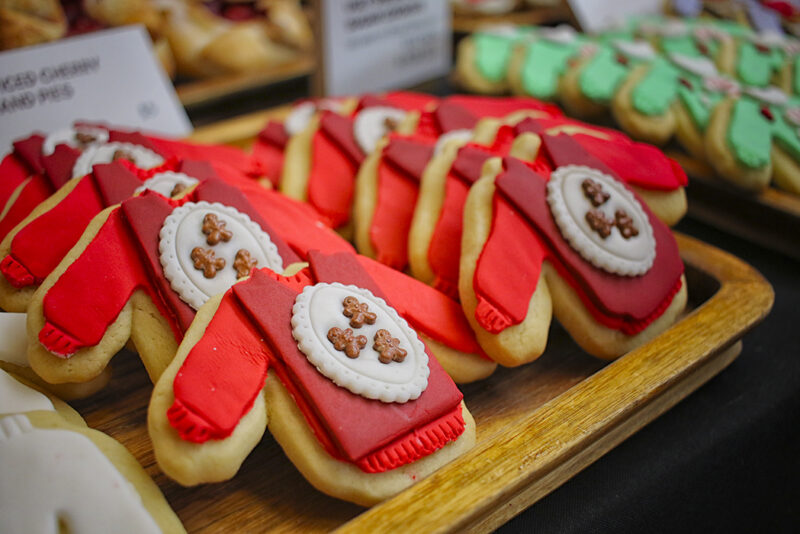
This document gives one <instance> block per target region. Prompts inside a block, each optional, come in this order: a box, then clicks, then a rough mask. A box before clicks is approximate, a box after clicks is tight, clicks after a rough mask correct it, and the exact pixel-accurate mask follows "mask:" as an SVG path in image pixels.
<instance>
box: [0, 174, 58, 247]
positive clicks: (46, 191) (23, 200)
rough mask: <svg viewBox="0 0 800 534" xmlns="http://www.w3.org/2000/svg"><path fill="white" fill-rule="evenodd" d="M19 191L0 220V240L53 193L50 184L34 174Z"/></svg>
mask: <svg viewBox="0 0 800 534" xmlns="http://www.w3.org/2000/svg"><path fill="white" fill-rule="evenodd" d="M19 191H20V192H19V195H18V196H17V198H16V200H14V202H13V203H12V204H10V205H9V206H8V211H7V212H6V214H5V215H4V216H3V218H2V219H0V240H2V239H4V238H5V237H6V235H8V233H9V232H10V231H11V230H13V229H14V227H15V226H16V225H18V224H19V223H20V222H22V220H23V219H24V218H25V217H27V216H28V215H30V213H31V211H33V208H35V207H36V206H38V205H39V204H40V203H41V202H42V201H43V200H44V199H46V198H47V197H49V196H50V195H51V194H52V193H53V190H52V188H51V187H50V184H49V183H48V182H47V180H46V179H45V178H44V177H43V176H42V175H40V174H35V175H33V176H32V177H31V178H30V179H29V180H28V181H27V182H23V183H22V185H20V190H19Z"/></svg>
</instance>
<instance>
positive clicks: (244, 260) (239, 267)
mask: <svg viewBox="0 0 800 534" xmlns="http://www.w3.org/2000/svg"><path fill="white" fill-rule="evenodd" d="M256 265H258V260H256V259H255V258H253V257H252V256H250V251H249V250H245V249H243V248H242V249H239V251H238V252H237V253H236V258H234V260H233V268H234V269H236V279H237V280H239V279H240V278H244V277H245V276H247V275H249V274H250V271H251V270H252V269H253V267H255V266H256Z"/></svg>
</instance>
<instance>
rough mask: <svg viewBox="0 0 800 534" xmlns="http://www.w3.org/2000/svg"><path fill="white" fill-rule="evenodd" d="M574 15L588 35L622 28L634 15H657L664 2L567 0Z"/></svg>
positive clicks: (656, 0)
mask: <svg viewBox="0 0 800 534" xmlns="http://www.w3.org/2000/svg"><path fill="white" fill-rule="evenodd" d="M567 4H569V7H570V9H571V10H572V14H573V15H575V19H576V20H577V21H578V24H579V25H580V27H581V29H582V30H583V31H584V32H586V33H599V32H603V31H606V30H611V29H614V28H617V27H621V26H622V25H624V24H625V22H626V21H627V20H628V19H629V18H630V17H633V16H634V15H636V16H640V15H657V14H658V13H661V12H662V8H663V4H664V1H663V0H567Z"/></svg>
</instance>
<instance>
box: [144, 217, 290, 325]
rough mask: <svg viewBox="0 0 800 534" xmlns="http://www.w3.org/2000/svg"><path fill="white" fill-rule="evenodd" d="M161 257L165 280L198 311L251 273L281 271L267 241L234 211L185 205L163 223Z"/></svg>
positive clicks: (160, 243)
mask: <svg viewBox="0 0 800 534" xmlns="http://www.w3.org/2000/svg"><path fill="white" fill-rule="evenodd" d="M158 251H159V254H160V260H161V266H162V267H163V268H164V275H165V276H166V278H167V280H169V283H170V286H171V287H172V289H173V290H174V291H175V292H176V293H178V295H180V297H181V299H182V300H183V301H184V302H186V303H187V304H189V305H190V306H192V307H193V308H194V309H198V308H199V307H200V306H202V305H203V304H204V303H205V302H206V301H207V300H208V299H209V298H210V297H212V296H214V295H217V294H219V293H222V292H224V291H226V290H227V289H228V288H229V287H231V286H232V285H233V284H235V283H236V281H237V280H239V279H240V278H243V277H245V276H247V275H248V274H249V273H250V269H251V268H252V267H267V268H269V269H272V270H273V271H275V272H278V273H279V272H281V271H283V259H282V258H281V257H280V255H279V254H278V248H277V247H276V246H275V244H274V243H273V242H272V240H271V239H270V237H269V235H268V234H267V233H266V232H264V230H262V229H261V227H260V226H259V225H258V224H256V223H255V222H253V220H252V219H251V218H250V217H248V216H247V214H245V213H242V212H240V211H238V210H236V209H235V208H232V207H230V206H225V205H223V204H220V203H218V202H214V203H213V204H212V203H208V202H187V203H186V204H184V205H183V206H181V207H179V208H176V209H175V210H174V211H173V212H172V213H171V214H170V215H169V217H167V218H166V219H165V220H164V224H163V225H162V226H161V232H160V233H159V242H158Z"/></svg>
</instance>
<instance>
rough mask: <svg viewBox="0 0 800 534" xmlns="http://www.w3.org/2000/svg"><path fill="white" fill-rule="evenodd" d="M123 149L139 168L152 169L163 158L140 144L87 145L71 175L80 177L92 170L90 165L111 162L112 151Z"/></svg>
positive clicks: (162, 160)
mask: <svg viewBox="0 0 800 534" xmlns="http://www.w3.org/2000/svg"><path fill="white" fill-rule="evenodd" d="M117 150H124V151H126V152H129V153H130V154H131V155H132V156H133V157H134V159H135V160H136V161H135V162H131V163H133V164H134V165H136V166H137V167H139V168H140V169H152V168H153V167H158V166H159V165H161V164H163V163H164V158H162V157H161V156H159V155H158V154H156V153H155V152H153V151H152V150H150V149H149V148H145V147H143V146H142V145H134V144H133V143H119V142H116V141H114V142H112V143H102V144H94V145H89V146H88V147H87V148H86V150H84V151H83V153H82V154H81V155H80V156H79V157H78V159H77V160H76V161H75V165H74V166H73V167H72V177H73V178H80V177H81V176H86V175H87V174H89V173H90V172H92V167H93V166H94V165H97V164H99V163H111V162H112V161H113V159H112V157H113V155H114V152H116V151H117Z"/></svg>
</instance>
